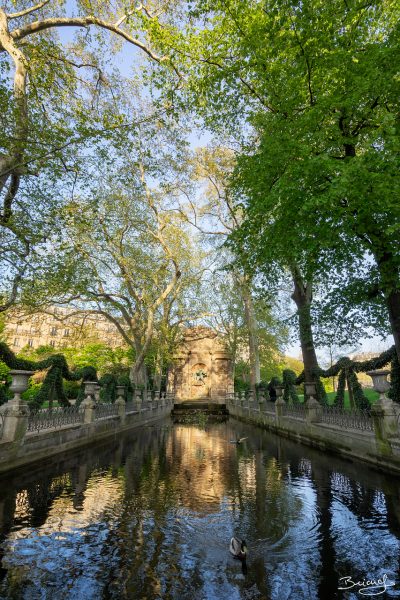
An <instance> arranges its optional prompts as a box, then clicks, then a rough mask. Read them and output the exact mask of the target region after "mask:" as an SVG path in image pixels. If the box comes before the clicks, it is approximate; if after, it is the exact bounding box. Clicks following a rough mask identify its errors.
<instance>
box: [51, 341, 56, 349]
mask: <svg viewBox="0 0 400 600" xmlns="http://www.w3.org/2000/svg"><path fill="white" fill-rule="evenodd" d="M55 345H56V343H55V341H54V340H50V346H51V347H52V348H54V346H55Z"/></svg>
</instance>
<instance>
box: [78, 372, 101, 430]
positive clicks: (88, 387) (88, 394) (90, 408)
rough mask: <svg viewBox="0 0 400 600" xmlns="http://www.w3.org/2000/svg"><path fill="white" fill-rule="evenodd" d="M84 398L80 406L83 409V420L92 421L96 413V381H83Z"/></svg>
mask: <svg viewBox="0 0 400 600" xmlns="http://www.w3.org/2000/svg"><path fill="white" fill-rule="evenodd" d="M84 383H85V399H84V400H83V402H82V404H81V407H82V408H83V410H84V416H83V422H84V423H86V424H88V423H93V421H94V420H95V415H96V400H95V392H96V388H97V385H98V383H97V381H85V382H84Z"/></svg>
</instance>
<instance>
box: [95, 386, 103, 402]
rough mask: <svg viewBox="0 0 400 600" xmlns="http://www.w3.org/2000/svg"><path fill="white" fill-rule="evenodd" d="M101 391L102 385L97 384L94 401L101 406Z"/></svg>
mask: <svg viewBox="0 0 400 600" xmlns="http://www.w3.org/2000/svg"><path fill="white" fill-rule="evenodd" d="M100 389H101V386H100V384H99V383H96V385H95V388H94V400H95V402H96V404H100Z"/></svg>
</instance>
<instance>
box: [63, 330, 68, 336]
mask: <svg viewBox="0 0 400 600" xmlns="http://www.w3.org/2000/svg"><path fill="white" fill-rule="evenodd" d="M64 337H69V329H64Z"/></svg>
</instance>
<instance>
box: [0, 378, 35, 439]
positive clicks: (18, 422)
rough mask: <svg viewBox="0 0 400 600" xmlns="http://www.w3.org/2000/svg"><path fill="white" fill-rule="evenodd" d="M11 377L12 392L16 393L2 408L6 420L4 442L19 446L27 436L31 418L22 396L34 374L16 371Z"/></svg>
mask: <svg viewBox="0 0 400 600" xmlns="http://www.w3.org/2000/svg"><path fill="white" fill-rule="evenodd" d="M10 375H11V377H12V384H11V386H10V390H11V391H12V392H14V397H13V399H12V400H9V401H8V402H7V403H6V404H4V405H3V406H2V407H1V408H0V410H1V413H2V416H3V420H4V423H3V436H2V440H3V441H8V442H16V443H17V444H18V443H19V442H21V440H22V439H23V438H24V436H25V433H26V430H27V427H28V416H29V407H28V405H27V404H26V403H25V402H24V401H23V400H22V398H21V394H22V393H23V392H24V391H25V390H27V389H28V385H29V377H31V375H33V372H32V371H21V370H16V369H15V370H12V371H10Z"/></svg>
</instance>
